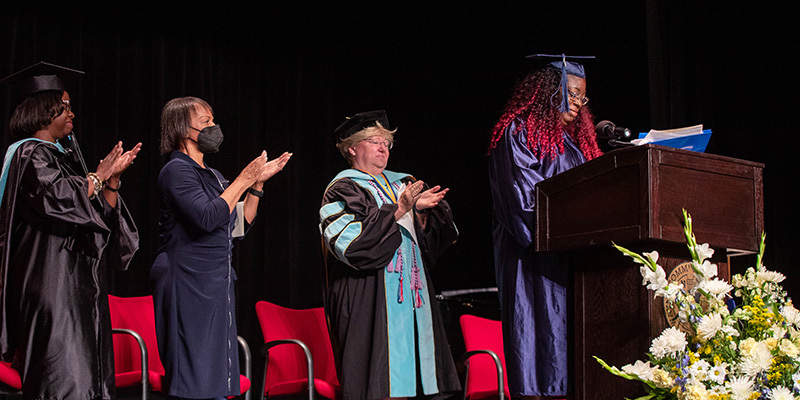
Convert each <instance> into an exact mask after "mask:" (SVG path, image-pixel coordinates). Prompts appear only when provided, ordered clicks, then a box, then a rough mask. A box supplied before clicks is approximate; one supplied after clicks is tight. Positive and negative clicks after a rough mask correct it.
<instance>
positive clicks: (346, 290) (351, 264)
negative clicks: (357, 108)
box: [320, 111, 460, 400]
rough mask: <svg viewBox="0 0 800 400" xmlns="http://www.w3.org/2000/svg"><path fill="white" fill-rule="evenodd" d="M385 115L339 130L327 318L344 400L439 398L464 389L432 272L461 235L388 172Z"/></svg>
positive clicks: (419, 187) (441, 210)
mask: <svg viewBox="0 0 800 400" xmlns="http://www.w3.org/2000/svg"><path fill="white" fill-rule="evenodd" d="M387 127H388V121H387V118H386V113H385V112H384V111H372V112H366V113H360V114H356V115H355V116H353V117H351V118H348V119H347V120H346V121H345V122H344V123H342V124H341V125H340V126H339V127H338V128H336V131H335V133H336V135H337V137H338V144H337V147H338V148H339V151H340V152H341V153H342V155H343V156H344V157H345V159H347V161H348V162H349V163H350V165H351V167H352V168H350V169H346V170H344V171H342V172H340V173H339V174H338V175H337V176H336V177H335V178H334V179H333V181H332V182H331V183H330V184H329V185H328V188H327V189H326V190H325V194H324V196H323V201H322V207H321V208H320V231H321V232H322V238H323V242H324V243H325V250H326V252H327V253H328V254H327V256H328V257H326V261H327V263H326V264H327V282H326V293H325V311H326V313H327V314H328V317H329V321H330V322H329V323H330V331H331V340H332V341H333V348H334V355H335V358H336V363H337V372H338V374H339V379H340V381H341V384H342V398H344V399H355V400H359V399H385V398H412V397H417V396H419V397H420V398H435V397H437V396H444V395H445V394H446V393H448V392H453V391H458V390H460V385H459V382H458V376H457V375H456V370H455V366H454V364H453V359H452V356H451V355H450V350H449V347H448V345H447V339H446V337H445V331H444V325H443V323H442V319H441V316H440V315H439V310H438V304H437V303H436V299H434V297H433V294H434V293H435V292H434V290H433V287H432V286H431V282H430V279H429V276H428V271H427V269H428V268H430V267H431V265H432V264H433V262H435V260H436V259H437V258H438V256H439V254H441V252H442V251H444V249H446V248H447V247H449V246H450V245H451V244H453V243H454V242H455V241H456V239H457V237H458V231H457V230H456V227H455V225H454V224H453V219H452V213H451V211H450V207H449V206H448V205H447V203H446V202H445V201H444V200H443V199H444V196H445V194H446V193H447V190H448V189H441V188H440V187H439V186H434V187H432V188H430V189H428V188H426V187H425V186H424V185H425V184H424V183H423V182H422V181H417V180H416V179H414V178H413V177H412V176H411V175H408V174H403V173H397V172H392V171H388V170H386V169H385V168H386V163H387V161H388V160H389V150H390V149H391V148H392V143H393V141H394V133H395V131H394V130H393V131H390V130H388V129H387Z"/></svg>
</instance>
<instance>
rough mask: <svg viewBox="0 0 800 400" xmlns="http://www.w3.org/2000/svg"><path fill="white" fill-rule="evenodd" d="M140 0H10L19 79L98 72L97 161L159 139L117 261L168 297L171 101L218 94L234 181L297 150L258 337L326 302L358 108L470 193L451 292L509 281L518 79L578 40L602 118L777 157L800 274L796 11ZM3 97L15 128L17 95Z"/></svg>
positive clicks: (283, 191)
mask: <svg viewBox="0 0 800 400" xmlns="http://www.w3.org/2000/svg"><path fill="white" fill-rule="evenodd" d="M133 3H135V2H132V3H131V4H123V5H120V4H113V5H112V4H104V5H101V6H98V7H90V6H88V5H71V4H70V5H68V4H60V5H54V4H53V3H50V2H39V1H28V2H24V4H22V2H11V1H4V2H3V4H2V5H0V34H1V35H2V36H0V74H2V75H3V76H5V75H7V74H9V73H12V72H14V71H17V70H19V69H21V68H24V67H26V66H28V65H31V64H33V63H34V62H37V61H40V60H42V61H48V62H52V63H55V64H60V65H64V66H67V67H71V68H77V69H81V70H84V71H86V76H85V77H82V78H80V79H79V80H78V81H76V82H71V83H68V86H69V87H70V94H71V96H72V99H73V104H74V106H73V108H74V110H75V112H76V114H77V119H76V127H75V132H76V133H77V135H78V138H79V140H80V142H81V145H82V147H83V152H84V155H85V156H86V158H87V160H88V164H89V166H90V169H92V168H94V167H95V166H96V165H97V161H98V160H99V159H100V158H101V157H103V156H104V155H105V154H106V152H107V151H108V150H109V149H110V148H111V147H112V146H113V144H114V143H115V142H116V141H118V140H122V141H123V142H124V144H125V146H126V147H129V146H132V145H133V144H135V143H136V142H139V141H141V142H143V143H144V149H143V150H142V152H141V153H140V155H139V158H138V159H137V161H136V163H135V164H134V165H133V166H132V167H131V168H130V170H129V171H128V172H126V173H125V175H124V176H123V179H124V187H123V188H122V195H123V197H124V198H125V200H126V201H127V203H128V204H129V206H130V208H131V211H132V213H133V216H134V218H135V219H136V221H137V224H138V226H139V229H140V231H141V234H142V243H141V250H140V251H139V253H138V254H137V255H136V257H135V258H134V260H133V263H132V265H131V268H130V270H129V271H127V272H123V273H119V274H116V275H115V279H114V282H113V285H112V292H113V293H114V294H118V295H122V296H133V295H144V294H149V284H148V274H149V269H150V264H151V263H152V260H153V258H154V255H155V252H156V250H157V246H158V232H157V221H158V216H159V212H158V199H157V193H156V192H155V190H154V187H155V183H156V179H157V176H158V172H159V170H160V168H161V166H162V163H163V159H162V157H161V156H160V155H159V154H158V142H159V116H160V111H161V107H162V106H163V105H164V103H165V102H166V101H168V100H169V99H171V98H174V97H179V96H187V95H192V96H197V97H201V98H203V99H205V100H207V101H208V102H209V103H210V104H211V105H212V106H213V108H214V111H215V113H216V120H217V122H218V123H219V124H220V125H221V126H222V128H223V132H224V133H225V135H226V139H225V142H224V143H223V144H222V149H221V151H220V153H219V154H217V155H213V156H209V157H208V158H207V162H208V163H209V164H210V165H212V166H214V167H215V168H217V169H219V170H220V171H222V173H223V174H225V176H226V177H228V178H229V179H233V178H235V177H236V175H237V174H238V172H239V171H240V170H241V168H242V167H244V166H245V165H246V164H247V162H248V161H249V160H251V159H252V158H254V157H255V156H256V155H258V153H259V152H260V150H261V149H266V150H267V151H268V152H269V154H270V155H273V156H275V155H278V154H280V153H281V152H283V151H292V152H294V157H293V158H292V160H291V161H290V163H289V165H288V166H287V168H286V169H285V170H284V171H283V172H281V173H280V174H278V175H277V176H276V177H274V178H273V179H272V180H270V181H269V182H268V183H267V185H266V186H265V188H266V189H265V192H266V194H265V196H264V199H263V200H262V202H263V204H262V206H261V208H260V213H259V216H258V221H257V225H256V226H254V228H253V229H252V230H251V232H250V233H249V234H248V236H247V237H246V238H245V239H244V240H243V241H241V242H240V243H238V245H237V247H236V250H235V254H234V261H235V266H236V268H237V270H238V273H239V282H238V285H237V290H238V320H239V325H240V327H239V329H240V332H241V334H242V335H243V336H244V337H245V338H246V339H247V340H248V341H250V342H251V343H259V342H260V341H261V335H260V331H259V328H258V322H257V319H256V317H255V313H254V305H255V303H256V301H258V300H262V299H264V300H269V301H272V302H275V303H278V304H281V305H284V306H290V307H298V308H301V307H313V306H319V305H321V290H320V289H321V285H322V270H321V251H320V240H319V231H318V217H317V211H318V207H319V202H320V198H321V195H322V192H323V190H324V189H325V187H326V185H327V184H328V182H329V180H330V179H331V178H332V177H333V176H334V175H335V174H336V172H338V171H339V170H341V169H343V168H345V167H346V163H345V161H344V159H343V158H342V157H341V156H340V155H339V154H338V152H337V151H336V149H335V147H334V143H335V140H334V138H333V135H332V131H333V128H335V127H336V126H337V125H338V124H339V123H340V122H341V121H342V120H343V119H344V117H346V116H348V115H352V114H354V113H356V112H361V111H368V110H374V109H386V110H387V111H388V115H389V120H390V122H391V125H392V126H393V127H398V128H399V130H398V133H397V143H396V147H395V149H394V150H393V152H392V157H391V160H390V162H389V169H393V170H398V171H404V172H410V173H412V174H414V175H415V176H416V177H417V178H420V179H423V180H425V181H426V182H428V183H430V184H440V185H442V186H444V187H449V188H450V189H451V191H450V193H448V195H447V199H448V200H449V201H450V203H451V205H452V207H453V210H454V213H455V217H456V222H457V224H458V227H459V229H460V232H461V238H460V240H459V242H458V243H457V244H456V245H455V246H454V247H453V248H452V249H451V250H450V251H449V252H447V253H446V254H445V256H444V257H443V258H442V259H441V261H440V263H439V265H438V266H437V268H436V269H435V270H434V271H433V277H434V281H435V284H436V286H437V290H438V291H441V290H450V289H463V288H481V287H490V286H494V270H493V256H492V239H491V207H492V205H491V199H490V194H489V186H488V181H487V174H486V159H485V154H486V147H487V145H488V141H489V132H490V130H491V128H492V127H493V125H494V123H495V122H496V120H497V119H498V117H499V116H500V113H501V112H502V109H503V106H504V103H505V101H506V99H507V97H508V96H509V94H510V91H511V87H512V86H513V84H514V83H515V82H516V81H517V80H519V79H521V78H522V77H523V76H524V75H525V74H526V73H527V72H528V71H529V70H530V69H531V68H532V67H533V65H532V64H531V63H530V62H529V61H526V60H525V59H524V56H525V55H527V54H532V53H555V54H558V53H562V52H565V53H567V54H575V55H595V56H597V59H595V60H590V61H587V62H586V63H585V64H586V69H587V74H588V76H589V79H588V95H589V97H590V98H591V102H590V106H591V107H592V110H593V112H594V114H595V116H596V118H597V119H598V120H601V119H608V120H612V121H614V122H616V123H617V124H619V125H621V126H626V127H630V128H631V129H632V130H634V131H635V132H644V131H647V130H649V129H650V128H658V129H664V128H675V127H682V126H687V125H692V124H697V123H704V124H705V126H706V127H708V128H711V129H713V130H714V137H713V138H712V140H711V144H710V145H709V148H708V152H711V153H716V154H722V155H727V156H733V157H737V158H743V159H747V160H752V161H758V162H764V163H766V164H767V168H766V170H765V192H766V199H765V209H766V216H767V221H766V224H767V225H766V226H767V229H768V232H769V233H770V241H769V244H770V246H768V258H767V260H768V262H770V264H769V265H770V266H771V267H773V268H776V269H778V270H779V271H782V272H784V273H786V274H787V275H788V276H789V277H790V280H789V282H792V281H794V283H795V285H796V284H797V281H798V280H800V276H797V275H796V274H795V276H793V274H794V272H793V271H792V270H791V269H792V266H793V265H794V264H795V261H796V260H797V256H796V254H794V252H793V251H792V239H793V237H794V235H793V233H794V230H795V225H796V224H797V220H798V213H797V211H795V208H794V207H792V204H791V203H790V202H791V200H790V199H791V198H790V196H788V195H786V194H785V193H786V192H787V189H788V188H784V187H783V186H784V185H787V186H789V185H791V184H792V183H793V180H792V179H791V176H792V175H790V174H791V172H793V170H794V168H792V167H793V166H792V162H793V161H794V151H795V149H796V148H797V143H796V142H797V140H798V139H797V135H794V134H793V132H791V130H793V129H794V128H793V126H792V124H791V121H792V119H791V118H792V115H793V113H792V111H794V108H795V106H794V105H795V104H796V102H797V100H796V99H795V96H794V90H795V88H796V87H797V78H796V73H795V72H794V71H793V70H792V68H791V67H792V66H791V65H790V64H789V59H790V58H791V56H790V55H789V54H790V53H789V51H790V50H791V49H793V48H794V47H795V46H793V44H794V43H793V40H794V38H795V37H796V35H790V34H789V33H790V28H791V27H792V26H793V24H794V23H795V22H794V21H795V20H796V17H797V13H796V12H794V11H792V12H790V11H789V9H788V8H786V9H782V8H780V7H782V6H780V7H778V9H776V8H775V7H774V6H775V5H773V6H771V7H772V8H767V7H766V5H760V7H762V8H760V9H754V8H755V7H756V6H753V5H751V4H741V5H739V4H732V3H730V2H719V1H708V2H690V1H671V0H670V1H667V0H644V1H632V0H626V1H619V2H614V4H613V5H612V4H598V3H602V2H586V4H579V3H569V4H567V3H564V4H552V3H558V2H519V3H520V4H495V3H489V2H486V3H475V4H467V3H463V2H462V3H454V4H446V3H444V2H416V3H413V2H412V3H409V2H389V3H386V2H372V3H370V4H368V5H359V6H356V5H353V4H339V3H338V2H303V1H293V2H266V3H263V4H259V5H237V6H235V5H234V4H233V3H231V4H216V5H211V6H209V5H208V4H199V3H198V4H187V5H184V6H182V7H177V6H168V5H165V4H166V3H168V2H162V3H160V4H147V3H145V4H133ZM223 3H224V2H223ZM0 93H2V94H0V96H2V97H0V101H1V103H0V121H2V123H3V124H4V125H6V124H7V121H8V118H9V116H10V113H11V111H12V110H13V106H14V105H15V103H14V101H13V99H11V97H10V95H9V94H8V92H7V91H5V90H4V91H2V92H0ZM3 132H4V133H3V136H2V138H1V139H0V141H1V142H2V143H0V147H2V148H3V149H4V148H5V147H6V146H7V145H8V144H9V143H10V139H9V138H8V134H7V129H6V128H5V127H4V129H3ZM604 206H607V207H613V205H604ZM690 211H691V210H690ZM598 212H602V207H598ZM699 240H701V241H702V238H699ZM792 278H794V279H792ZM792 290H794V289H791V288H790V294H791V293H792Z"/></svg>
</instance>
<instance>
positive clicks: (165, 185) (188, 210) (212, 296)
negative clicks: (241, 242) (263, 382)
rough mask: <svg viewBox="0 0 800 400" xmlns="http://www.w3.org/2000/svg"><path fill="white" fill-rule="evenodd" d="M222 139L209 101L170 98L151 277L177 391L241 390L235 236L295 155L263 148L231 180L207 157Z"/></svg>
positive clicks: (188, 394)
mask: <svg viewBox="0 0 800 400" xmlns="http://www.w3.org/2000/svg"><path fill="white" fill-rule="evenodd" d="M222 139H223V136H222V130H221V129H220V127H219V125H216V124H215V123H214V112H213V110H212V109H211V106H210V105H208V103H206V102H205V101H203V100H201V99H198V98H196V97H181V98H177V99H172V100H170V101H169V102H167V104H166V105H165V106H164V109H163V111H162V113H161V153H162V154H168V155H169V157H170V160H169V162H167V164H166V165H164V168H162V169H161V172H160V173H159V175H158V189H159V192H160V197H161V219H160V220H159V224H158V225H159V235H160V237H161V247H160V248H159V250H158V255H157V256H156V260H155V262H154V263H153V267H152V269H151V270H150V280H151V283H152V285H153V301H154V305H155V315H156V334H157V336H158V350H159V352H160V354H161V359H162V360H163V361H164V369H165V370H166V382H165V385H164V386H165V391H166V392H167V393H168V394H169V395H170V396H171V397H173V398H192V399H200V398H220V397H227V396H238V395H239V394H240V388H239V358H238V357H239V354H238V349H237V347H236V336H237V334H236V318H235V315H236V313H235V306H236V299H235V297H234V284H235V282H236V272H235V271H234V270H233V266H232V265H231V250H232V249H233V238H234V237H239V236H242V235H244V232H245V231H246V230H247V229H248V228H249V226H250V224H251V223H252V222H253V219H255V215H256V210H257V207H258V203H259V199H260V198H261V196H262V195H263V194H264V192H263V191H262V188H263V185H264V182H265V181H266V180H267V179H269V178H271V177H272V176H273V175H275V174H276V173H278V172H279V171H280V170H282V169H283V167H284V166H285V165H286V163H287V162H288V161H289V158H290V157H291V153H283V154H282V155H281V156H280V157H278V158H276V159H274V160H272V161H269V162H267V154H266V152H262V153H261V155H260V156H259V157H256V159H254V160H253V161H251V162H250V163H249V164H248V165H247V166H246V167H245V168H244V169H243V170H242V172H241V173H240V174H239V176H238V177H237V178H236V179H235V180H234V181H233V182H230V183H229V182H228V181H227V180H225V178H224V177H223V176H222V174H221V173H220V172H219V171H217V170H215V169H213V168H211V167H209V166H208V165H206V164H205V162H204V161H203V159H204V155H205V154H210V153H216V152H217V151H218V150H219V145H220V143H221V142H222ZM242 195H244V196H245V198H244V201H243V204H242V206H241V207H237V203H238V202H239V199H240V198H241V197H242ZM237 220H238V221H237ZM237 226H238V227H240V229H237Z"/></svg>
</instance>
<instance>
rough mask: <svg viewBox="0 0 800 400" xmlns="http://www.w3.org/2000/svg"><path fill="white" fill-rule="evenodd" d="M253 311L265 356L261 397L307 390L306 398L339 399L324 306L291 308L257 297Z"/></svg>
mask: <svg viewBox="0 0 800 400" xmlns="http://www.w3.org/2000/svg"><path fill="white" fill-rule="evenodd" d="M256 314H257V315H258V322H259V324H260V325H261V332H262V333H263V334H264V343H265V344H264V353H265V354H264V355H265V357H266V361H265V362H264V376H263V378H264V386H263V388H264V391H263V392H262V397H261V398H262V399H264V398H276V397H280V396H289V395H297V394H303V393H305V392H308V398H309V400H312V399H314V398H315V396H317V395H318V396H321V397H324V398H326V399H330V400H336V399H340V398H341V396H342V392H341V388H340V386H339V378H338V377H337V375H336V366H335V363H334V360H333V349H332V348H331V340H330V336H329V335H328V325H327V322H326V319H325V312H324V310H323V309H322V308H321V307H320V308H312V309H308V310H293V309H290V308H285V307H281V306H278V305H275V304H272V303H269V302H266V301H259V302H258V303H256ZM285 344H290V345H291V346H283V345H285Z"/></svg>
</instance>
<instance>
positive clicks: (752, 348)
mask: <svg viewBox="0 0 800 400" xmlns="http://www.w3.org/2000/svg"><path fill="white" fill-rule="evenodd" d="M750 341H752V342H750ZM745 342H747V343H746V344H745ZM740 349H741V352H742V356H743V357H742V361H741V362H740V363H739V370H740V371H741V372H742V373H743V374H745V375H747V376H755V375H756V374H758V373H759V372H763V371H766V370H767V369H769V367H770V365H772V353H771V352H770V351H769V346H768V345H767V343H766V342H755V340H753V339H752V338H748V339H747V340H745V341H743V342H742V343H740Z"/></svg>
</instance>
